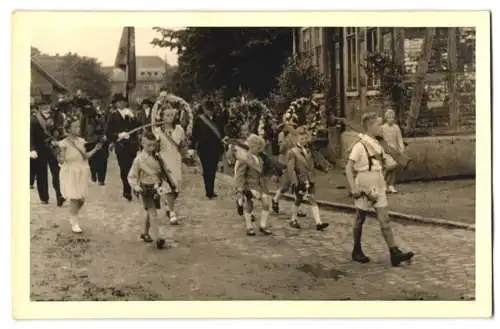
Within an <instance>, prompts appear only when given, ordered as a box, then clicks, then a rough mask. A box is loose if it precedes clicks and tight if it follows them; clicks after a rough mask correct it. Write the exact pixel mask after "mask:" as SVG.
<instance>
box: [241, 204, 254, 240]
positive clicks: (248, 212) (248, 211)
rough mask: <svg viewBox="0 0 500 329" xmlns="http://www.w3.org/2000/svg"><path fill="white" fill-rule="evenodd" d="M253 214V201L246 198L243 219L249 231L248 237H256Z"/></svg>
mask: <svg viewBox="0 0 500 329" xmlns="http://www.w3.org/2000/svg"><path fill="white" fill-rule="evenodd" d="M252 212H253V201H252V200H250V199H248V198H245V206H244V209H243V217H244V218H245V225H246V229H247V235H255V232H254V230H253V224H252Z"/></svg>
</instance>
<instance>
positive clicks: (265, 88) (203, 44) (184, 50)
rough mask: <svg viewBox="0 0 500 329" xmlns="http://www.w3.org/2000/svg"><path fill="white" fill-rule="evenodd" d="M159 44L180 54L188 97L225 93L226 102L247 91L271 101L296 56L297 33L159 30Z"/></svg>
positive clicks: (285, 30)
mask: <svg viewBox="0 0 500 329" xmlns="http://www.w3.org/2000/svg"><path fill="white" fill-rule="evenodd" d="M154 30H155V31H157V32H158V33H160V37H159V38H155V39H153V40H152V41H151V43H152V44H153V45H156V46H158V47H163V48H170V49H171V50H176V51H177V53H178V55H179V59H178V73H177V76H176V77H177V78H179V79H180V80H177V82H178V85H179V87H182V89H183V90H184V92H185V93H193V92H194V91H201V92H203V93H210V92H213V91H214V90H218V89H221V88H223V89H225V91H226V95H225V96H226V97H231V96H236V95H238V94H239V93H240V91H241V90H247V91H250V92H251V93H252V94H253V95H254V96H256V97H265V96H266V95H267V94H268V93H269V92H270V91H271V90H273V89H274V88H275V87H276V84H277V81H276V79H275V78H276V76H277V75H278V74H279V72H280V69H281V66H282V65H283V63H284V62H285V60H286V58H287V57H288V56H289V55H290V53H291V48H292V47H291V44H292V29H291V28H264V27H261V28H220V27H214V28H207V27H203V28H201V27H189V28H186V29H183V30H173V29H165V28H159V27H156V28H154Z"/></svg>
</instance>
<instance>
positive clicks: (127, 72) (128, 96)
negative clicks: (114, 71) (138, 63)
mask: <svg viewBox="0 0 500 329" xmlns="http://www.w3.org/2000/svg"><path fill="white" fill-rule="evenodd" d="M130 32H131V31H130V27H127V66H126V68H125V77H126V82H125V98H126V99H127V102H128V106H129V107H130V84H129V80H128V74H129V62H130V34H131V33H130Z"/></svg>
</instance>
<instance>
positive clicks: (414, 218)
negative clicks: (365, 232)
mask: <svg viewBox="0 0 500 329" xmlns="http://www.w3.org/2000/svg"><path fill="white" fill-rule="evenodd" d="M217 178H219V179H220V180H221V181H223V182H224V183H226V184H231V183H232V180H233V179H232V177H231V176H229V175H227V174H224V173H220V172H219V173H218V175H217ZM274 192H275V191H272V193H274ZM282 197H283V198H284V199H286V200H288V201H293V200H295V198H294V196H293V195H291V194H288V193H285V194H283V195H282ZM317 202H318V205H319V206H321V207H322V208H329V209H331V210H337V211H338V210H341V211H344V212H350V213H353V212H355V211H356V208H355V207H354V206H352V205H348V204H345V203H337V202H330V201H324V200H317ZM368 213H369V214H370V215H372V216H374V215H375V212H374V211H370V212H368ZM389 216H390V217H391V219H395V220H398V221H404V222H413V223H417V224H427V225H436V226H443V227H448V228H457V229H464V230H469V231H476V226H475V225H474V224H466V223H460V222H455V221H450V220H446V219H440V218H429V217H422V216H418V215H411V214H405V213H401V212H397V211H389Z"/></svg>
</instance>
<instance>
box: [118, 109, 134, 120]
mask: <svg viewBox="0 0 500 329" xmlns="http://www.w3.org/2000/svg"><path fill="white" fill-rule="evenodd" d="M118 113H120V115H121V116H122V118H123V119H125V118H126V117H131V118H133V117H134V113H132V110H130V109H128V108H123V109H118Z"/></svg>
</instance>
